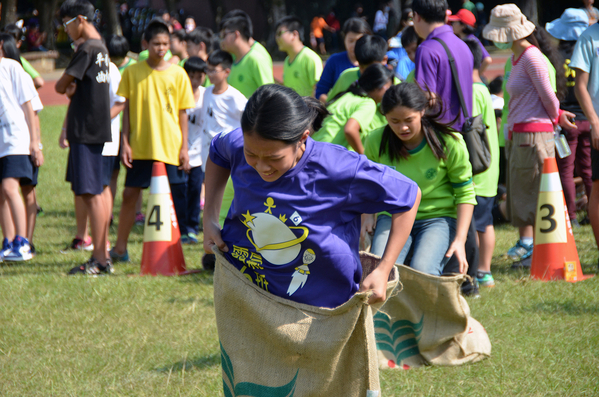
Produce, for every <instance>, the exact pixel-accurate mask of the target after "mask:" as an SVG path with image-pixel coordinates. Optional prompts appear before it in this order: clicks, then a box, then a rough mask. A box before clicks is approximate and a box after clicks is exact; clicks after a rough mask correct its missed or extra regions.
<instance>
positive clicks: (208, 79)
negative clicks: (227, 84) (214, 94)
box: [204, 76, 212, 88]
mask: <svg viewBox="0 0 599 397" xmlns="http://www.w3.org/2000/svg"><path fill="white" fill-rule="evenodd" d="M211 84H212V83H211V82H210V77H208V76H206V80H204V88H206V87H209V86H210V85H211Z"/></svg>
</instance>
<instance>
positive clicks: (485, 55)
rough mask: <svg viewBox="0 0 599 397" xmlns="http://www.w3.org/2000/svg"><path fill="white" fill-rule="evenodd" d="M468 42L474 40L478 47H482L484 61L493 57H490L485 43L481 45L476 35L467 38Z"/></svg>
mask: <svg viewBox="0 0 599 397" xmlns="http://www.w3.org/2000/svg"><path fill="white" fill-rule="evenodd" d="M466 40H473V41H476V42H477V43H478V46H479V47H480V49H481V51H482V52H483V59H485V58H486V57H490V56H491V55H489V51H487V49H486V48H485V46H484V45H483V43H481V42H480V40H479V39H478V37H476V36H475V35H473V34H469V35H468V36H466Z"/></svg>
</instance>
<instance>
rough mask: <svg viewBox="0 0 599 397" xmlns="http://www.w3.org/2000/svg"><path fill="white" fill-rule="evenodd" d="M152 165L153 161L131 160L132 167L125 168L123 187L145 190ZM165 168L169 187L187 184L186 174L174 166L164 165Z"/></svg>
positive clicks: (149, 178)
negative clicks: (125, 174) (125, 175)
mask: <svg viewBox="0 0 599 397" xmlns="http://www.w3.org/2000/svg"><path fill="white" fill-rule="evenodd" d="M152 164H154V160H133V162H132V164H131V165H132V167H131V168H127V177H126V178H125V187H140V188H142V189H147V188H148V187H150V182H151V181H152ZM164 165H165V166H166V175H167V176H168V182H169V184H171V185H176V184H179V183H185V182H187V174H186V173H185V171H183V170H179V169H178V167H177V166H176V165H172V164H164Z"/></svg>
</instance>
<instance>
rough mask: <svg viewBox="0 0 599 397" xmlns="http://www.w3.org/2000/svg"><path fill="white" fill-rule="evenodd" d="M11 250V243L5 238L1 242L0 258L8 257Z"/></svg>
mask: <svg viewBox="0 0 599 397" xmlns="http://www.w3.org/2000/svg"><path fill="white" fill-rule="evenodd" d="M11 250H12V243H11V242H10V241H8V239H7V238H6V237H5V238H4V240H3V241H2V251H0V258H2V259H4V257H5V256H6V255H8V254H9V253H10V251H11Z"/></svg>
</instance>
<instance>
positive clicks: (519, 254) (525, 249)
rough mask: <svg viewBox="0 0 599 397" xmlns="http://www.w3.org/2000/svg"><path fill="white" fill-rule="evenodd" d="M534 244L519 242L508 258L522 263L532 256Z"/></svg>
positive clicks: (508, 254) (511, 249) (509, 251)
mask: <svg viewBox="0 0 599 397" xmlns="http://www.w3.org/2000/svg"><path fill="white" fill-rule="evenodd" d="M532 249H533V244H531V245H526V244H524V243H522V240H518V242H517V243H516V245H514V246H513V247H512V248H510V249H509V250H508V252H507V256H509V258H510V259H511V260H513V261H521V260H522V259H527V258H530V257H531V256H532Z"/></svg>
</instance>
